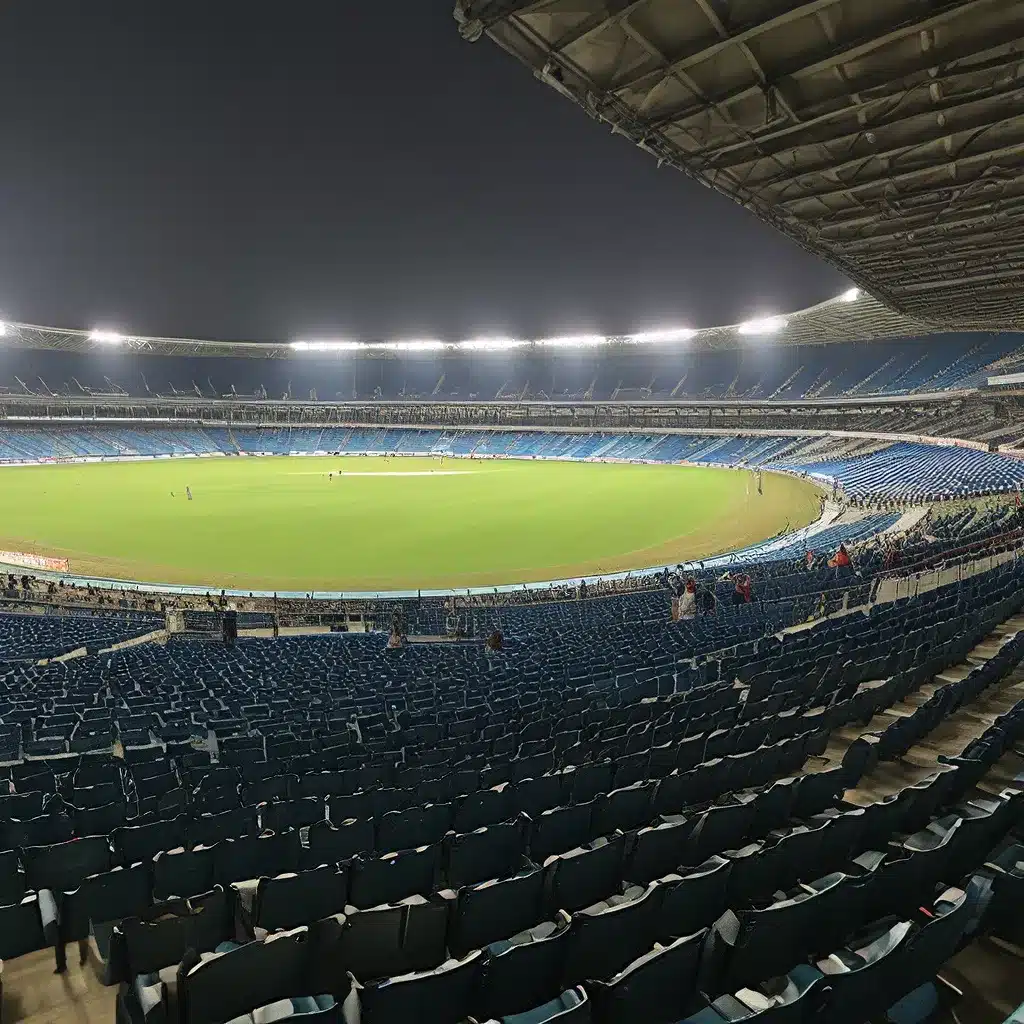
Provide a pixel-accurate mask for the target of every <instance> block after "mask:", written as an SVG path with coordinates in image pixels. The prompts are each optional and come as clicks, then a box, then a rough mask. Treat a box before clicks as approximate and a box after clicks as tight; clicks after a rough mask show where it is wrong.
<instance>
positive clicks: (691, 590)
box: [679, 576, 697, 619]
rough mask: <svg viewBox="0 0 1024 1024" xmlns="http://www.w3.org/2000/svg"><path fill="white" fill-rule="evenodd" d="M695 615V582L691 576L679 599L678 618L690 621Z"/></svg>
mask: <svg viewBox="0 0 1024 1024" xmlns="http://www.w3.org/2000/svg"><path fill="white" fill-rule="evenodd" d="M696 615H697V581H696V580H695V579H694V578H693V577H692V576H691V577H690V578H689V579H688V580H687V581H686V587H685V588H684V590H683V593H682V595H681V596H680V598H679V618H681V619H692V618H695V617H696Z"/></svg>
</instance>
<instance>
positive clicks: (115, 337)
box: [89, 331, 124, 345]
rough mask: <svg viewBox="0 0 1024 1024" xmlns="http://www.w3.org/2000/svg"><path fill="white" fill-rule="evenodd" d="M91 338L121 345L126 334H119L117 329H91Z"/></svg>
mask: <svg viewBox="0 0 1024 1024" xmlns="http://www.w3.org/2000/svg"><path fill="white" fill-rule="evenodd" d="M89 340H90V341H98V342H100V343H101V344H104V345H119V344H120V343H121V342H122V341H124V335H123V334H118V333H117V331H90V333H89Z"/></svg>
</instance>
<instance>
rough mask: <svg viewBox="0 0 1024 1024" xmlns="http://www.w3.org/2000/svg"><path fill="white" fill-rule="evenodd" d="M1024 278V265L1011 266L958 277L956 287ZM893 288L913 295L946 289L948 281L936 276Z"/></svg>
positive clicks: (948, 284) (948, 285)
mask: <svg viewBox="0 0 1024 1024" xmlns="http://www.w3.org/2000/svg"><path fill="white" fill-rule="evenodd" d="M1017 280H1024V267H1011V268H1009V269H1007V270H992V271H990V272H989V273H987V274H973V275H971V276H969V277H962V276H961V277H958V278H957V279H956V287H957V288H962V287H964V286H965V285H971V284H988V283H990V282H992V281H1007V282H1010V281H1017ZM894 287H895V290H896V291H897V292H899V293H901V294H904V295H914V294H918V293H920V292H928V291H938V290H939V289H948V288H949V287H950V283H949V281H948V280H946V279H945V278H938V279H935V280H931V281H919V282H916V283H914V284H908V285H898V284H897V285H895V286H894Z"/></svg>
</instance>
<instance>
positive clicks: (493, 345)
mask: <svg viewBox="0 0 1024 1024" xmlns="http://www.w3.org/2000/svg"><path fill="white" fill-rule="evenodd" d="M529 344H530V343H529V342H528V341H520V340H519V339H517V338H470V339H469V340H468V341H459V342H456V344H455V347H456V348H461V349H466V350H468V351H470V352H505V351H507V350H508V349H512V348H523V347H524V346H525V345H529Z"/></svg>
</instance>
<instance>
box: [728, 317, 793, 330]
mask: <svg viewBox="0 0 1024 1024" xmlns="http://www.w3.org/2000/svg"><path fill="white" fill-rule="evenodd" d="M785 326H786V321H785V319H784V318H783V317H781V316H766V317H761V318H760V319H758V320H747V321H746V322H745V323H742V324H740V326H739V332H740V334H778V333H779V331H781V330H782V329H783V328H784V327H785Z"/></svg>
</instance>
